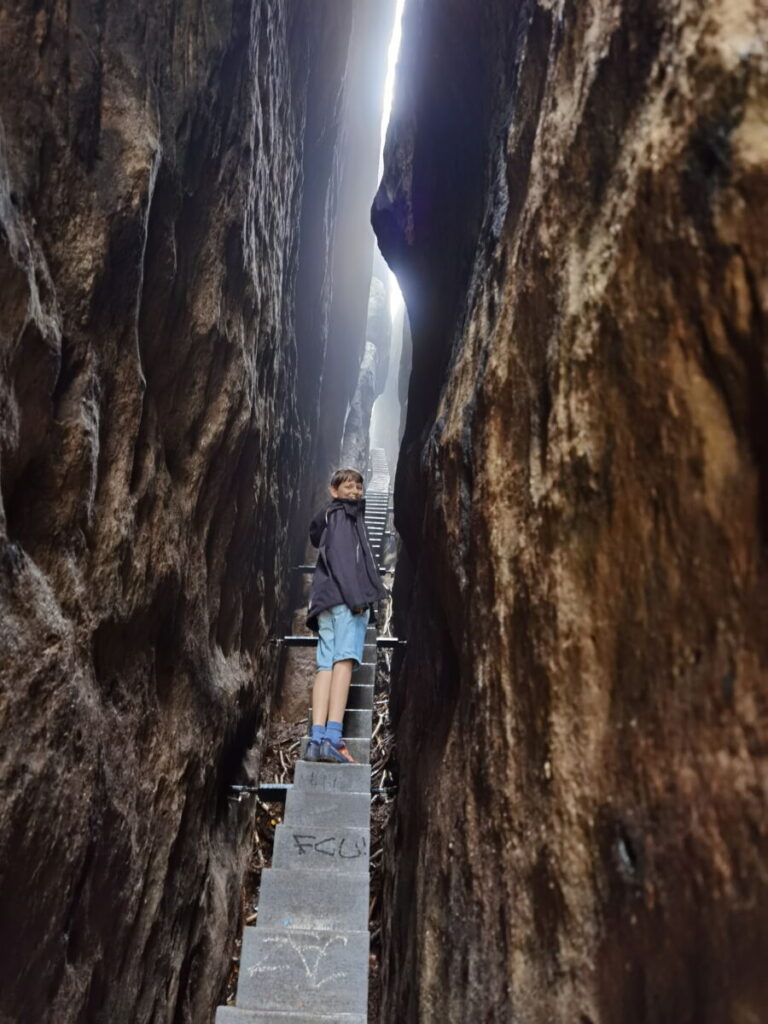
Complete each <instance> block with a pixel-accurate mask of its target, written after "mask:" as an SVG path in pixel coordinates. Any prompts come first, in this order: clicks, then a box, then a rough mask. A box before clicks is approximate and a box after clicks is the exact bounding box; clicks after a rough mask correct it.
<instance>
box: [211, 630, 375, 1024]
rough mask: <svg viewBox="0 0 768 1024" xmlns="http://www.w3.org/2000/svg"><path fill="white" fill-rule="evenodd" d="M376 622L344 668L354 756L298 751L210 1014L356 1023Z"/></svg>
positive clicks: (234, 1023) (262, 1022)
mask: <svg viewBox="0 0 768 1024" xmlns="http://www.w3.org/2000/svg"><path fill="white" fill-rule="evenodd" d="M376 651H377V648H376V629H375V627H369V628H368V630H367V631H366V644H365V648H364V652H363V663H362V664H361V665H360V666H358V668H357V669H356V670H355V672H354V673H353V675H352V685H351V687H350V694H349V701H348V705H347V712H346V714H345V716H344V737H345V739H346V741H347V745H348V747H349V749H350V752H351V753H352V756H353V757H354V758H355V759H356V760H357V761H359V762H360V763H359V764H355V765H350V764H347V765H344V764H321V763H310V762H307V761H299V762H298V763H297V765H296V770H295V776H294V784H293V787H292V788H291V789H290V790H289V792H288V794H287V797H286V804H285V817H284V820H283V823H282V824H281V825H278V826H277V829H276V830H275V845H274V852H273V857H272V867H271V868H267V869H266V870H265V871H264V872H263V873H262V878H261V892H260V896H259V907H258V915H257V923H256V925H255V926H253V927H247V928H246V929H245V931H244V935H243V942H242V946H241V953H240V973H239V978H238V984H237V994H236V997H235V1006H220V1007H219V1008H218V1010H217V1013H216V1024H246V1022H248V1021H252V1022H253V1024H257V1022H258V1024H305V1022H306V1024H309V1022H310V1021H311V1022H312V1024H324V1022H328V1024H330V1022H331V1021H333V1022H336V1024H365V1021H366V1020H367V1005H368V956H369V935H368V901H369V891H368V890H369V877H368V870H369V852H370V849H369V848H370V827H369V825H370V803H371V767H370V763H369V761H370V742H371V719H372V714H373V710H372V709H373V687H374V681H375V672H376Z"/></svg>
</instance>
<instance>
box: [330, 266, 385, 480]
mask: <svg viewBox="0 0 768 1024" xmlns="http://www.w3.org/2000/svg"><path fill="white" fill-rule="evenodd" d="M391 336H392V318H391V316H390V312H389V295H388V293H387V286H386V284H385V282H384V281H383V280H382V279H381V278H380V277H377V276H376V275H374V276H373V277H372V278H371V291H370V295H369V298H368V320H367V323H366V328H365V349H364V352H363V359H362V362H361V363H360V372H359V374H358V378H357V386H356V388H355V393H354V395H353V396H352V401H351V403H350V406H349V410H348V412H347V419H346V422H345V423H344V437H343V439H342V442H341V459H340V462H341V464H342V465H343V466H355V467H357V468H358V469H360V471H361V472H362V473H365V471H366V468H367V466H368V455H369V453H370V448H371V413H372V412H373V404H374V402H375V401H376V399H377V398H378V397H379V395H380V394H381V393H382V392H383V390H384V385H385V384H386V382H387V374H388V372H389V350H390V346H391V340H392V338H391Z"/></svg>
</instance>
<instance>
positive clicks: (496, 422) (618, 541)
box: [373, 0, 768, 1024]
mask: <svg viewBox="0 0 768 1024" xmlns="http://www.w3.org/2000/svg"><path fill="white" fill-rule="evenodd" d="M767 36H768V31H767V28H766V18H765V9H764V6H763V5H761V4H760V3H758V2H757V0H735V2H725V0H722V2H715V3H710V4H706V5H705V4H701V3H698V2H694V0H681V2H674V3H673V2H672V0H655V2H651V3H639V2H634V0H615V2H611V3H607V2H606V3H596V4H582V3H577V2H575V0H564V2H555V3H550V2H546V3H545V2H543V0H541V2H538V3H536V2H530V3H527V2H526V3H519V4H515V5H509V4H507V3H503V2H501V0H497V2H494V0H491V2H489V3H485V4H482V5H476V4H473V3H469V2H443V0H409V2H408V4H407V7H406V14H405V21H404V34H403V51H402V53H401V66H400V71H399V79H398V85H397V95H396V101H395V118H394V123H393V125H392V127H391V130H390V135H389V138H388V143H387V151H386V157H385V172H384V179H383V182H382V185H381V188H380V191H379V193H378V195H377V197H376V201H375V204H374V209H373V221H374V227H375V229H376V231H377V234H378V237H379V241H380V244H381V246H382V250H383V252H384V254H385V255H386V257H387V259H388V260H389V262H390V263H391V265H392V266H393V268H394V269H395V270H396V272H397V273H398V276H399V279H400V283H401V286H402V288H403V291H404V293H405V296H406V301H407V305H408V310H409V315H410V323H411V327H412V332H413V373H412V376H411V381H410V388H409V396H408V410H407V422H406V427H405V434H404V438H403V447H402V451H401V462H400V466H399V469H398V477H397V482H396V525H397V527H398V530H399V533H400V535H401V537H402V538H403V541H404V545H405V549H406V554H405V559H404V560H403V562H402V564H401V567H400V570H399V575H398V581H397V589H398V596H397V609H396V615H397V620H398V621H397V624H396V630H395V631H396V632H397V634H398V635H399V634H400V633H401V631H402V630H404V629H407V631H408V639H409V646H408V650H407V655H406V657H405V659H404V661H403V663H402V665H401V667H400V671H399V675H398V677H397V679H396V681H395V684H394V692H393V716H394V719H395V722H396V729H397V738H398V744H399V757H400V773H401V780H400V793H399V797H398V810H397V818H396V823H395V828H394V833H393V837H392V843H391V846H390V851H389V881H388V903H389V917H388V921H387V924H386V936H385V963H384V971H385V980H384V994H385V1006H384V1009H383V1013H382V1020H386V1021H387V1022H394V1021H397V1022H398V1024H404V1022H416V1021H429V1020H448V1021H456V1022H459V1021H465V1020H482V1021H513V1020H514V1021H525V1022H526V1024H532V1022H542V1024H544V1022H552V1021H569V1022H572V1021H579V1022H581V1024H588V1022H598V1021H600V1022H606V1024H607V1022H618V1021H621V1022H622V1024H634V1022H643V1024H662V1022H663V1024H666V1022H669V1024H672V1022H680V1021H687V1022H694V1021H695V1022H697V1024H700V1022H713V1024H714V1022H718V1024H722V1022H725V1021H728V1022H731V1021H739V1022H747V1021H749V1022H754V1024H757V1022H758V1021H762V1020H764V1019H765V1013H766V1007H768V975H766V972H765V969H764V962H763V961H764V950H765V948H766V944H767V943H768V856H767V855H768V824H767V822H768V814H767V813H766V812H767V811H768V807H767V805H768V799H767V798H768V762H767V755H766V751H768V703H767V700H766V692H767V691H766V683H767V682H768V679H767V677H766V670H767V666H768V614H767V613H768V607H767V603H768V598H767V596H766V594H767V591H766V582H767V578H768V574H767V573H766V569H767V568H768V562H767V561H766V523H767V522H768V447H767V445H768V362H767V359H766V351H767V349H766V316H767V314H768V276H767V275H768V265H767V264H766V261H765V225H766V223H768V135H767V134H766V130H765V125H766V122H767V120H768V56H767V53H766V39H767ZM385 905H387V904H386V903H385Z"/></svg>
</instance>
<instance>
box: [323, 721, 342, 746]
mask: <svg viewBox="0 0 768 1024" xmlns="http://www.w3.org/2000/svg"><path fill="white" fill-rule="evenodd" d="M325 738H326V739H327V740H330V741H331V743H332V744H333V745H334V747H338V746H340V744H341V722H329V723H328V725H326V727H325Z"/></svg>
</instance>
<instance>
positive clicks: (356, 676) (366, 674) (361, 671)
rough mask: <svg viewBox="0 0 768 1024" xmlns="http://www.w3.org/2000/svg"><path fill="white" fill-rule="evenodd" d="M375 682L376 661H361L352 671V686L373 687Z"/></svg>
mask: <svg viewBox="0 0 768 1024" xmlns="http://www.w3.org/2000/svg"><path fill="white" fill-rule="evenodd" d="M375 681H376V661H375V660H374V661H363V662H361V663H360V664H359V665H358V666H357V668H353V669H352V684H353V685H355V684H357V685H358V686H373V684H374V682H375Z"/></svg>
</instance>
